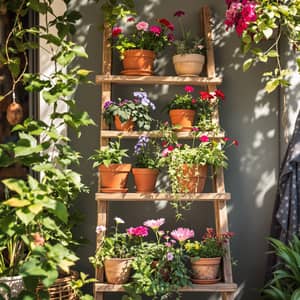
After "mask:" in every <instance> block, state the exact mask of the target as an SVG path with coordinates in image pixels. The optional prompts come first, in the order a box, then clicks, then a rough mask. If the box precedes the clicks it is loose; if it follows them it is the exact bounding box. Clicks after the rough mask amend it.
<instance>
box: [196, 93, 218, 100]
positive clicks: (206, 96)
mask: <svg viewBox="0 0 300 300" xmlns="http://www.w3.org/2000/svg"><path fill="white" fill-rule="evenodd" d="M199 94H200V97H201V99H202V100H210V99H213V98H214V96H213V95H211V94H210V93H208V92H199Z"/></svg>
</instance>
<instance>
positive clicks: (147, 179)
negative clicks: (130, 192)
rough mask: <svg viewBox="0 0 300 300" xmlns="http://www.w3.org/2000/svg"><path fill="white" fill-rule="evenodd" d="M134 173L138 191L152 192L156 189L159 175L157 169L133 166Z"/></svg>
mask: <svg viewBox="0 0 300 300" xmlns="http://www.w3.org/2000/svg"><path fill="white" fill-rule="evenodd" d="M132 174H133V176H134V182H135V185H136V191H137V192H140V193H151V192H153V191H154V190H155V183H156V179H157V175H158V170H157V169H148V168H133V169H132Z"/></svg>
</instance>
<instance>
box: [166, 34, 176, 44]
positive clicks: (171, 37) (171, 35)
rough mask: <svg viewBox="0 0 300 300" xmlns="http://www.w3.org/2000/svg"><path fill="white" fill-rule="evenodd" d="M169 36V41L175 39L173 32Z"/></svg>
mask: <svg viewBox="0 0 300 300" xmlns="http://www.w3.org/2000/svg"><path fill="white" fill-rule="evenodd" d="M167 37H168V41H169V42H173V41H175V36H174V34H173V33H169V34H168V36H167Z"/></svg>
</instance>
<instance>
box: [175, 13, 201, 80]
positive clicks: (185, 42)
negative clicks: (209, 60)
mask: <svg viewBox="0 0 300 300" xmlns="http://www.w3.org/2000/svg"><path fill="white" fill-rule="evenodd" d="M184 15H185V12H184V11H182V10H178V11H176V12H175V13H174V16H175V17H177V18H178V22H179V25H180V29H181V34H182V37H181V39H175V40H174V45H175V48H176V54H175V55H174V56H173V64H174V68H175V72H176V74H177V75H178V76H199V74H200V73H201V72H202V69H203V65H204V62H205V56H204V55H203V51H204V45H203V39H202V38H195V37H193V36H192V34H191V32H190V31H186V30H185V28H184V25H183V23H182V20H181V19H182V17H183V16H184Z"/></svg>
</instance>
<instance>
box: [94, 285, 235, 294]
mask: <svg viewBox="0 0 300 300" xmlns="http://www.w3.org/2000/svg"><path fill="white" fill-rule="evenodd" d="M95 290H96V292H124V288H123V286H122V285H121V284H105V283H96V284H95ZM236 290H237V285H236V284H235V283H230V284H228V283H216V284H193V285H191V286H187V287H184V288H181V289H179V291H180V292H216V293H222V292H223V293H224V292H234V291H236Z"/></svg>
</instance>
